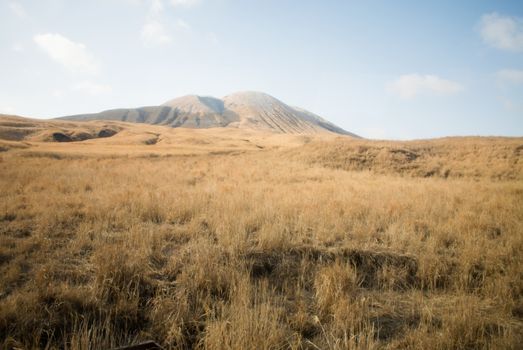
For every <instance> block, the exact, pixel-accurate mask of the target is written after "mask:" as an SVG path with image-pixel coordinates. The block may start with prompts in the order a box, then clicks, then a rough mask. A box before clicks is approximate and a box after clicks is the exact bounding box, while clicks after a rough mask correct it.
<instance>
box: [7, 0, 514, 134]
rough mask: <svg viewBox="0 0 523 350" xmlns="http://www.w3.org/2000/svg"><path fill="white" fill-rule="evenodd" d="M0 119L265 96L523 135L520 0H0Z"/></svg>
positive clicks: (356, 128)
mask: <svg viewBox="0 0 523 350" xmlns="http://www.w3.org/2000/svg"><path fill="white" fill-rule="evenodd" d="M0 49H1V51H2V55H0V77H1V84H0V113H1V112H3V113H10V114H18V115H23V116H31V117H38V118H50V117H58V116H63V115H69V114H78V113H86V112H97V111H101V110H105V109H110V108H118V107H138V106H144V105H158V104H161V103H163V102H165V101H166V100H169V99H171V98H173V97H177V96H182V95H187V94H199V95H211V96H216V97H222V96H224V95H227V94H229V93H232V92H235V91H242V90H257V91H263V92H266V93H269V94H271V95H273V96H275V97H277V98H279V99H281V100H282V101H284V102H286V103H288V104H291V105H295V106H299V107H303V108H306V109H308V110H310V111H312V112H314V113H317V114H319V115H321V116H323V117H325V118H326V119H328V120H330V121H332V122H334V123H335V124H337V125H339V126H341V127H343V128H345V129H347V130H349V131H352V132H355V133H358V134H360V135H362V136H366V137H373V138H391V139H412V138H428V137H440V136H449V135H450V136H454V135H506V136H523V1H521V0H514V1H509V0H504V1H494V0H463V1H455V0H454V1H444V0H440V1H432V2H431V3H429V2H428V1H423V2H422V1H401V0H398V1H385V0H383V1H372V0H369V1H328V0H326V1H308V0H302V1H288V0H278V1H276V0H275V1H272V0H251V1H239V0H90V1H80V0H38V1H37V0H33V1H30V0H0Z"/></svg>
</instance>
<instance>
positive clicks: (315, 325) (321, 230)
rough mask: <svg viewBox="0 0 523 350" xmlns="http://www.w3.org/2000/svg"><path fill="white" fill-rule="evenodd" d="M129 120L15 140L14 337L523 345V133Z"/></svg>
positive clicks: (29, 341)
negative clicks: (252, 128)
mask: <svg viewBox="0 0 523 350" xmlns="http://www.w3.org/2000/svg"><path fill="white" fill-rule="evenodd" d="M82 127H83V126H82ZM119 127H121V131H120V132H119V133H118V134H117V135H115V136H113V137H110V138H104V139H95V140H88V141H83V142H78V143H76V142H75V143H44V142H36V141H34V140H27V139H24V140H20V141H18V142H13V141H11V142H5V143H6V144H9V145H14V146H13V147H9V149H6V150H5V152H3V153H1V154H0V157H1V158H0V199H1V200H0V203H1V204H0V276H1V277H0V344H2V346H3V347H4V348H7V349H10V348H28V349H31V348H64V349H101V348H112V347H117V346H122V345H125V344H130V343H134V342H139V341H141V340H145V339H154V340H156V341H157V342H158V343H160V344H162V345H163V346H165V347H166V348H168V349H171V348H172V349H186V348H205V349H231V348H232V349H318V348H320V349H347V348H348V349H376V348H391V349H404V348H411V349H472V348H474V349H476V348H480V349H481V348H485V349H488V348H504V349H505V348H508V349H510V348H512V349H517V348H519V347H520V346H521V344H522V343H523V328H522V327H523V299H522V293H523V264H522V258H523V182H522V181H521V180H522V178H523V174H522V170H521V164H522V160H521V158H522V155H521V150H522V148H523V146H522V145H523V140H522V139H479V138H471V139H450V140H445V139H442V140H434V141H419V142H406V143H394V142H373V141H362V140H358V141H356V140H350V139H344V138H333V137H331V138H329V137H326V136H325V137H324V136H322V137H320V138H318V137H313V136H310V137H308V136H307V137H306V136H292V135H289V136H280V137H277V136H274V135H268V134H257V133H254V132H252V133H245V132H239V131H238V130H227V129H224V130H200V131H198V130H173V129H166V128H162V127H149V126H142V125H128V124H124V123H120V124H119ZM150 133H154V134H159V135H158V138H159V140H158V142H156V143H155V144H145V143H143V139H144V137H146V136H147V135H149V134H150ZM362 147H366V150H365V151H361V150H362ZM6 148H7V147H6ZM384 149H385V151H384ZM391 149H392V150H396V149H400V150H403V151H398V152H395V151H393V152H390V150H391ZM405 150H406V151H405ZM409 152H414V153H416V155H417V156H416V159H414V160H412V161H409V160H408V159H407V160H406V161H405V160H401V159H400V160H398V159H396V156H398V157H399V156H401V157H403V156H405V157H410V158H412V156H409V154H410V153H409ZM388 153H392V156H390V155H389V156H390V157H389V156H387V154H388ZM387 157H389V158H387ZM353 158H358V159H362V158H364V159H371V160H368V161H365V164H366V165H365V166H364V167H363V166H362V167H355V165H354V164H356V162H355V161H353V160H351V159H353ZM447 160H448V161H447ZM409 162H410V163H409ZM402 164H408V167H407V168H406V169H405V168H403V165H402ZM432 164H437V165H438V166H440V168H439V169H440V170H438V171H436V172H434V173H432V174H429V175H427V173H426V170H427V169H431V167H432ZM446 170H449V172H448V173H447V176H444V174H445V173H446ZM458 174H459V175H458ZM425 176H427V177H425Z"/></svg>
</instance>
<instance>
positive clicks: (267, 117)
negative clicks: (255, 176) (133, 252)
mask: <svg viewBox="0 0 523 350" xmlns="http://www.w3.org/2000/svg"><path fill="white" fill-rule="evenodd" d="M61 119H66V120H113V121H125V122H135V123H147V124H155V125H167V126H171V127H175V128H176V127H183V128H213V127H230V128H240V129H251V130H260V131H269V132H275V133H290V134H315V133H325V132H332V133H337V134H342V135H349V136H353V137H357V135H355V134H352V133H350V132H347V131H345V130H343V129H342V128H340V127H337V126H336V125H334V124H332V123H330V122H328V121H327V120H325V119H323V118H321V117H319V116H317V115H315V114H313V113H311V112H308V111H305V110H303V109H299V108H294V107H291V106H288V105H287V104H285V103H283V102H282V101H280V100H278V99H276V98H274V97H272V96H270V95H267V94H264V93H261V92H251V91H249V92H238V93H234V94H231V95H228V96H225V97H224V98H223V99H218V98H214V97H207V96H205V97H204V96H196V95H189V96H183V97H178V98H175V99H173V100H170V101H167V102H165V103H164V104H162V105H161V106H151V107H141V108H131V109H113V110H108V111H104V112H100V113H94V114H81V115H74V116H67V117H62V118H61Z"/></svg>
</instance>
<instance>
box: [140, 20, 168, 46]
mask: <svg viewBox="0 0 523 350" xmlns="http://www.w3.org/2000/svg"><path fill="white" fill-rule="evenodd" d="M141 36H142V40H143V42H144V43H145V45H146V46H159V45H165V44H170V43H171V42H172V37H171V36H170V35H169V34H168V33H167V31H166V30H165V27H164V25H163V24H162V23H161V22H160V21H158V20H153V19H148V20H147V21H146V22H145V24H144V26H143V28H142V34H141Z"/></svg>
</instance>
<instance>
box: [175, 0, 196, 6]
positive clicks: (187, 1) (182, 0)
mask: <svg viewBox="0 0 523 350" xmlns="http://www.w3.org/2000/svg"><path fill="white" fill-rule="evenodd" d="M199 3H200V0H171V4H172V5H173V6H174V7H180V6H183V7H191V6H194V5H197V4H199Z"/></svg>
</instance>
